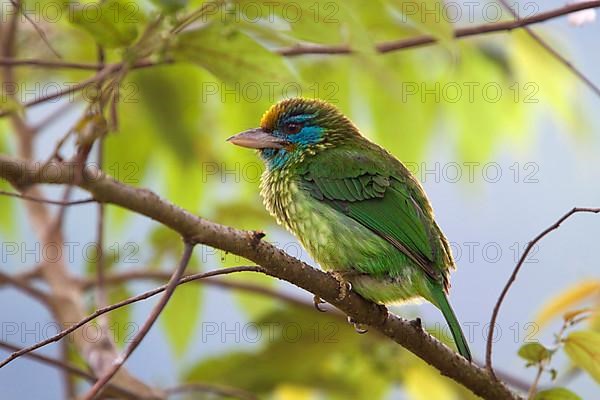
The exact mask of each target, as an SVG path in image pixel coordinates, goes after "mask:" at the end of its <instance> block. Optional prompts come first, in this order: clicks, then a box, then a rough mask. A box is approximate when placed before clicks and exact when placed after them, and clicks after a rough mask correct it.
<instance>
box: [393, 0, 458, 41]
mask: <svg viewBox="0 0 600 400" xmlns="http://www.w3.org/2000/svg"><path fill="white" fill-rule="evenodd" d="M392 3H393V4H394V5H395V6H396V10H397V11H399V12H400V14H401V15H402V17H401V18H400V21H401V22H403V23H408V24H412V25H414V26H415V27H416V28H417V29H419V30H421V31H422V32H423V33H426V34H429V35H432V36H435V37H436V38H438V39H440V40H442V41H449V40H451V39H452V38H453V37H454V30H453V27H452V24H451V23H450V21H449V20H448V18H446V17H445V16H444V13H443V10H444V6H445V5H444V2H443V1H442V0H421V1H414V0H397V1H393V2H392Z"/></svg>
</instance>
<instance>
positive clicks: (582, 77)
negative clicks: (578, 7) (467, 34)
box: [500, 0, 600, 96]
mask: <svg viewBox="0 0 600 400" xmlns="http://www.w3.org/2000/svg"><path fill="white" fill-rule="evenodd" d="M500 3H502V5H503V6H504V8H506V9H507V10H508V11H509V12H510V13H511V15H512V16H513V17H514V18H515V20H516V21H519V20H520V18H519V14H517V13H516V12H515V10H513V9H512V7H511V6H510V4H508V1H507V0H500ZM579 4H586V3H585V2H583V3H579ZM523 29H525V32H527V34H528V35H529V36H531V38H532V39H533V40H535V41H536V42H538V43H539V45H540V46H542V47H543V48H544V49H545V50H546V51H547V52H548V53H550V54H551V55H552V57H554V58H555V59H557V60H558V62H560V63H561V64H563V65H564V66H565V67H567V68H568V69H569V70H571V72H572V73H573V74H575V76H577V77H578V78H579V79H580V80H581V81H582V82H583V83H585V84H586V86H587V87H589V88H590V89H591V90H592V91H593V92H594V93H596V95H597V96H600V88H599V87H598V86H596V85H595V84H594V82H592V81H591V80H590V79H589V78H588V77H587V76H585V74H584V73H583V72H581V71H580V70H579V69H578V68H577V67H575V66H574V65H573V64H572V63H571V62H570V61H569V60H567V59H566V58H565V57H563V56H562V55H561V54H560V53H559V52H558V51H556V50H555V49H554V48H553V47H552V46H550V44H549V43H548V42H546V41H545V40H544V39H542V37H541V36H540V35H538V34H537V33H535V32H534V31H533V30H532V29H531V28H530V27H528V26H524V27H523Z"/></svg>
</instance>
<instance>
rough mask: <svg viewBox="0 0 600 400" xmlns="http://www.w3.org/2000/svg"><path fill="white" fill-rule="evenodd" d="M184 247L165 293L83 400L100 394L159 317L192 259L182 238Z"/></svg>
mask: <svg viewBox="0 0 600 400" xmlns="http://www.w3.org/2000/svg"><path fill="white" fill-rule="evenodd" d="M184 242H185V247H184V249H183V256H182V257H181V262H180V263H179V265H178V266H177V269H175V271H174V272H173V275H172V276H171V279H169V283H168V284H167V286H166V287H165V293H164V294H163V295H162V297H161V298H160V300H159V302H158V303H157V304H156V305H155V306H154V308H153V309H152V312H151V313H150V315H149V316H148V318H147V319H146V321H145V322H144V324H143V325H142V327H141V328H140V331H139V332H138V333H137V334H136V335H135V337H134V338H133V340H132V341H131V343H129V345H128V346H127V348H126V349H125V351H124V352H123V354H122V355H121V356H120V357H119V358H117V359H116V360H114V362H113V365H112V366H111V367H110V368H109V369H108V371H106V372H104V374H103V375H102V376H101V377H100V379H98V381H97V382H96V383H95V384H94V386H92V388H91V389H90V390H89V391H88V392H87V393H86V394H85V396H83V399H84V400H92V399H94V398H95V397H96V395H98V394H99V393H100V391H101V390H102V388H103V387H104V386H105V385H106V384H107V383H108V382H109V381H110V380H111V378H112V377H113V376H115V374H116V373H117V371H118V370H119V368H121V366H122V365H123V364H124V363H125V361H127V359H128V358H129V356H131V354H133V352H134V351H135V349H137V347H138V346H139V345H140V343H142V340H144V338H145V337H146V335H147V334H148V332H150V329H151V328H152V326H153V325H154V323H155V322H156V320H157V319H158V317H159V316H160V313H161V312H162V311H163V310H164V308H165V307H166V306H167V303H168V302H169V300H170V299H171V296H173V293H174V292H175V289H176V288H177V285H178V284H179V280H180V279H181V277H182V276H183V273H184V272H185V269H186V268H187V266H188V264H189V262H190V259H191V258H192V253H193V251H194V244H193V243H192V242H190V241H188V239H187V238H184Z"/></svg>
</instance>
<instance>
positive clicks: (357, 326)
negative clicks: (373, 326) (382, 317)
mask: <svg viewBox="0 0 600 400" xmlns="http://www.w3.org/2000/svg"><path fill="white" fill-rule="evenodd" d="M348 323H349V324H350V325H352V326H353V327H354V330H355V331H356V333H358V334H359V335H363V334H365V333H367V332H369V330H368V329H367V326H366V325H364V324H361V323H358V322H356V321H355V320H353V319H352V317H350V316H348Z"/></svg>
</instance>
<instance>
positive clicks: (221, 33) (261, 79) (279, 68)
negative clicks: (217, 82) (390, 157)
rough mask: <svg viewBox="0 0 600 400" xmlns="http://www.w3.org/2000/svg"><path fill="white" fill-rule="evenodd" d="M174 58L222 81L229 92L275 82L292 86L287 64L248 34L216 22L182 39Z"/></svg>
mask: <svg viewBox="0 0 600 400" xmlns="http://www.w3.org/2000/svg"><path fill="white" fill-rule="evenodd" d="M173 57H174V59H176V60H179V61H189V62H193V63H195V64H198V65H200V66H202V67H203V68H205V69H207V70H208V71H210V72H211V73H212V74H213V75H215V76H216V77H217V78H219V79H221V80H222V81H224V82H226V83H229V84H233V85H234V86H231V87H230V90H233V89H235V90H243V89H245V88H248V87H249V86H244V85H259V86H260V85H263V84H264V83H265V82H266V83H269V84H270V83H276V82H293V81H294V79H293V75H292V74H291V72H290V69H289V67H288V65H287V64H286V62H285V61H284V60H283V57H281V56H280V55H278V54H275V53H273V52H271V51H269V50H267V49H266V48H265V47H263V46H262V45H261V44H259V43H258V42H257V41H255V40H254V39H253V38H251V37H250V36H248V35H247V34H245V33H243V32H241V31H239V30H237V29H235V28H234V27H232V26H227V25H224V24H222V23H219V22H218V21H213V22H212V23H210V24H209V25H207V26H204V27H202V28H199V29H195V30H192V31H186V32H183V33H181V34H180V35H179V37H178V40H177V42H176V44H175V45H174V47H173Z"/></svg>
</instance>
